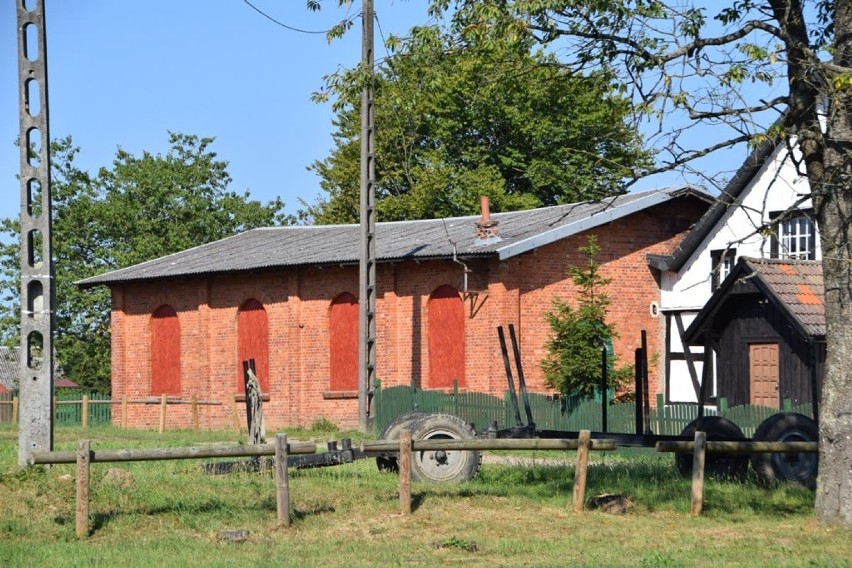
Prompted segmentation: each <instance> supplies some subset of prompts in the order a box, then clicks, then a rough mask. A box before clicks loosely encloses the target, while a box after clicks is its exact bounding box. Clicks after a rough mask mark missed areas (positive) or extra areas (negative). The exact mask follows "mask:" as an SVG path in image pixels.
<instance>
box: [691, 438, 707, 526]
mask: <svg viewBox="0 0 852 568" xmlns="http://www.w3.org/2000/svg"><path fill="white" fill-rule="evenodd" d="M706 442H707V432H704V431H702V430H698V431H696V432H695V442H694V444H693V445H694V446H695V453H694V454H693V456H692V506H691V508H690V512H691V514H692V516H693V517H697V516H698V515H700V514H701V509H702V507H703V506H704V454H705V452H704V450H705V444H706Z"/></svg>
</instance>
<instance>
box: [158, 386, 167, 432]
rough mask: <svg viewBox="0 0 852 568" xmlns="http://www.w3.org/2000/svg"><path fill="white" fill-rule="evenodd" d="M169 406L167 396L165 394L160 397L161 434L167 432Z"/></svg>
mask: <svg viewBox="0 0 852 568" xmlns="http://www.w3.org/2000/svg"><path fill="white" fill-rule="evenodd" d="M167 406H168V401H167V400H166V395H165V394H163V395H162V396H161V397H160V434H162V433H163V432H165V431H166V407H167Z"/></svg>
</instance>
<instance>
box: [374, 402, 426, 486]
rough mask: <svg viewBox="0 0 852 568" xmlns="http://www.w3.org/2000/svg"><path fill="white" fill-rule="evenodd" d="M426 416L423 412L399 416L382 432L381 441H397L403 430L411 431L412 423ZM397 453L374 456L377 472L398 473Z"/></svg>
mask: <svg viewBox="0 0 852 568" xmlns="http://www.w3.org/2000/svg"><path fill="white" fill-rule="evenodd" d="M424 416H426V413H425V412H419V411H413V412H406V413H405V414H400V415H399V416H397V417H396V418H394V419H393V420H391V421H390V423H389V424H388V425H387V426H385V429H384V430H382V434H381V436H379V439H381V440H399V437H400V435H402V432H403V431H404V430H411V427H412V426H413V425H414V423H415V422H416V421H417V420H419V419H421V418H423V417H424ZM398 460H399V452H388V453H384V454H379V455H378V456H376V467H378V468H379V471H382V472H387V473H396V472H398V471H399V462H398Z"/></svg>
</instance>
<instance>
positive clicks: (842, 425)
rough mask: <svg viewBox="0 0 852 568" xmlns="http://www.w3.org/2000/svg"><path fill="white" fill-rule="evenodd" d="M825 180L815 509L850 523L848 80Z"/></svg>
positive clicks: (850, 3) (851, 137) (843, 39)
mask: <svg viewBox="0 0 852 568" xmlns="http://www.w3.org/2000/svg"><path fill="white" fill-rule="evenodd" d="M835 10H836V13H835V33H836V38H837V39H836V40H835V46H836V48H837V49H836V51H835V57H834V62H835V63H837V64H838V65H843V66H846V67H849V66H850V65H852V37H850V33H852V0H837V1H836V4H835ZM824 152H825V153H824V159H823V165H824V170H823V178H822V181H821V183H819V184H817V185H814V184H813V182H812V185H811V188H812V191H813V192H814V205H815V209H816V213H817V219H818V222H819V229H820V235H821V236H820V238H821V243H822V255H823V278H824V280H825V319H826V340H827V342H828V354H827V357H826V364H825V378H824V380H823V389H822V407H821V410H820V460H819V478H818V481H817V496H816V512H817V515H818V517H819V519H820V520H821V521H822V522H824V523H827V524H836V525H846V526H852V368H850V361H852V253H851V252H850V245H851V244H852V243H850V235H851V234H852V232H851V231H850V228H852V227H850V224H852V86H850V85H848V84H846V85H844V86H840V88H839V89H838V90H837V91H835V92H834V93H833V94H832V97H831V102H830V107H829V114H828V123H827V133H826V136H825V150H824Z"/></svg>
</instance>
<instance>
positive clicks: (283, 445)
mask: <svg viewBox="0 0 852 568" xmlns="http://www.w3.org/2000/svg"><path fill="white" fill-rule="evenodd" d="M275 496H276V500H275V501H276V503H277V510H278V522H279V523H280V524H282V525H284V526H285V527H289V526H290V483H289V479H288V472H287V435H286V434H276V436H275Z"/></svg>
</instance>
